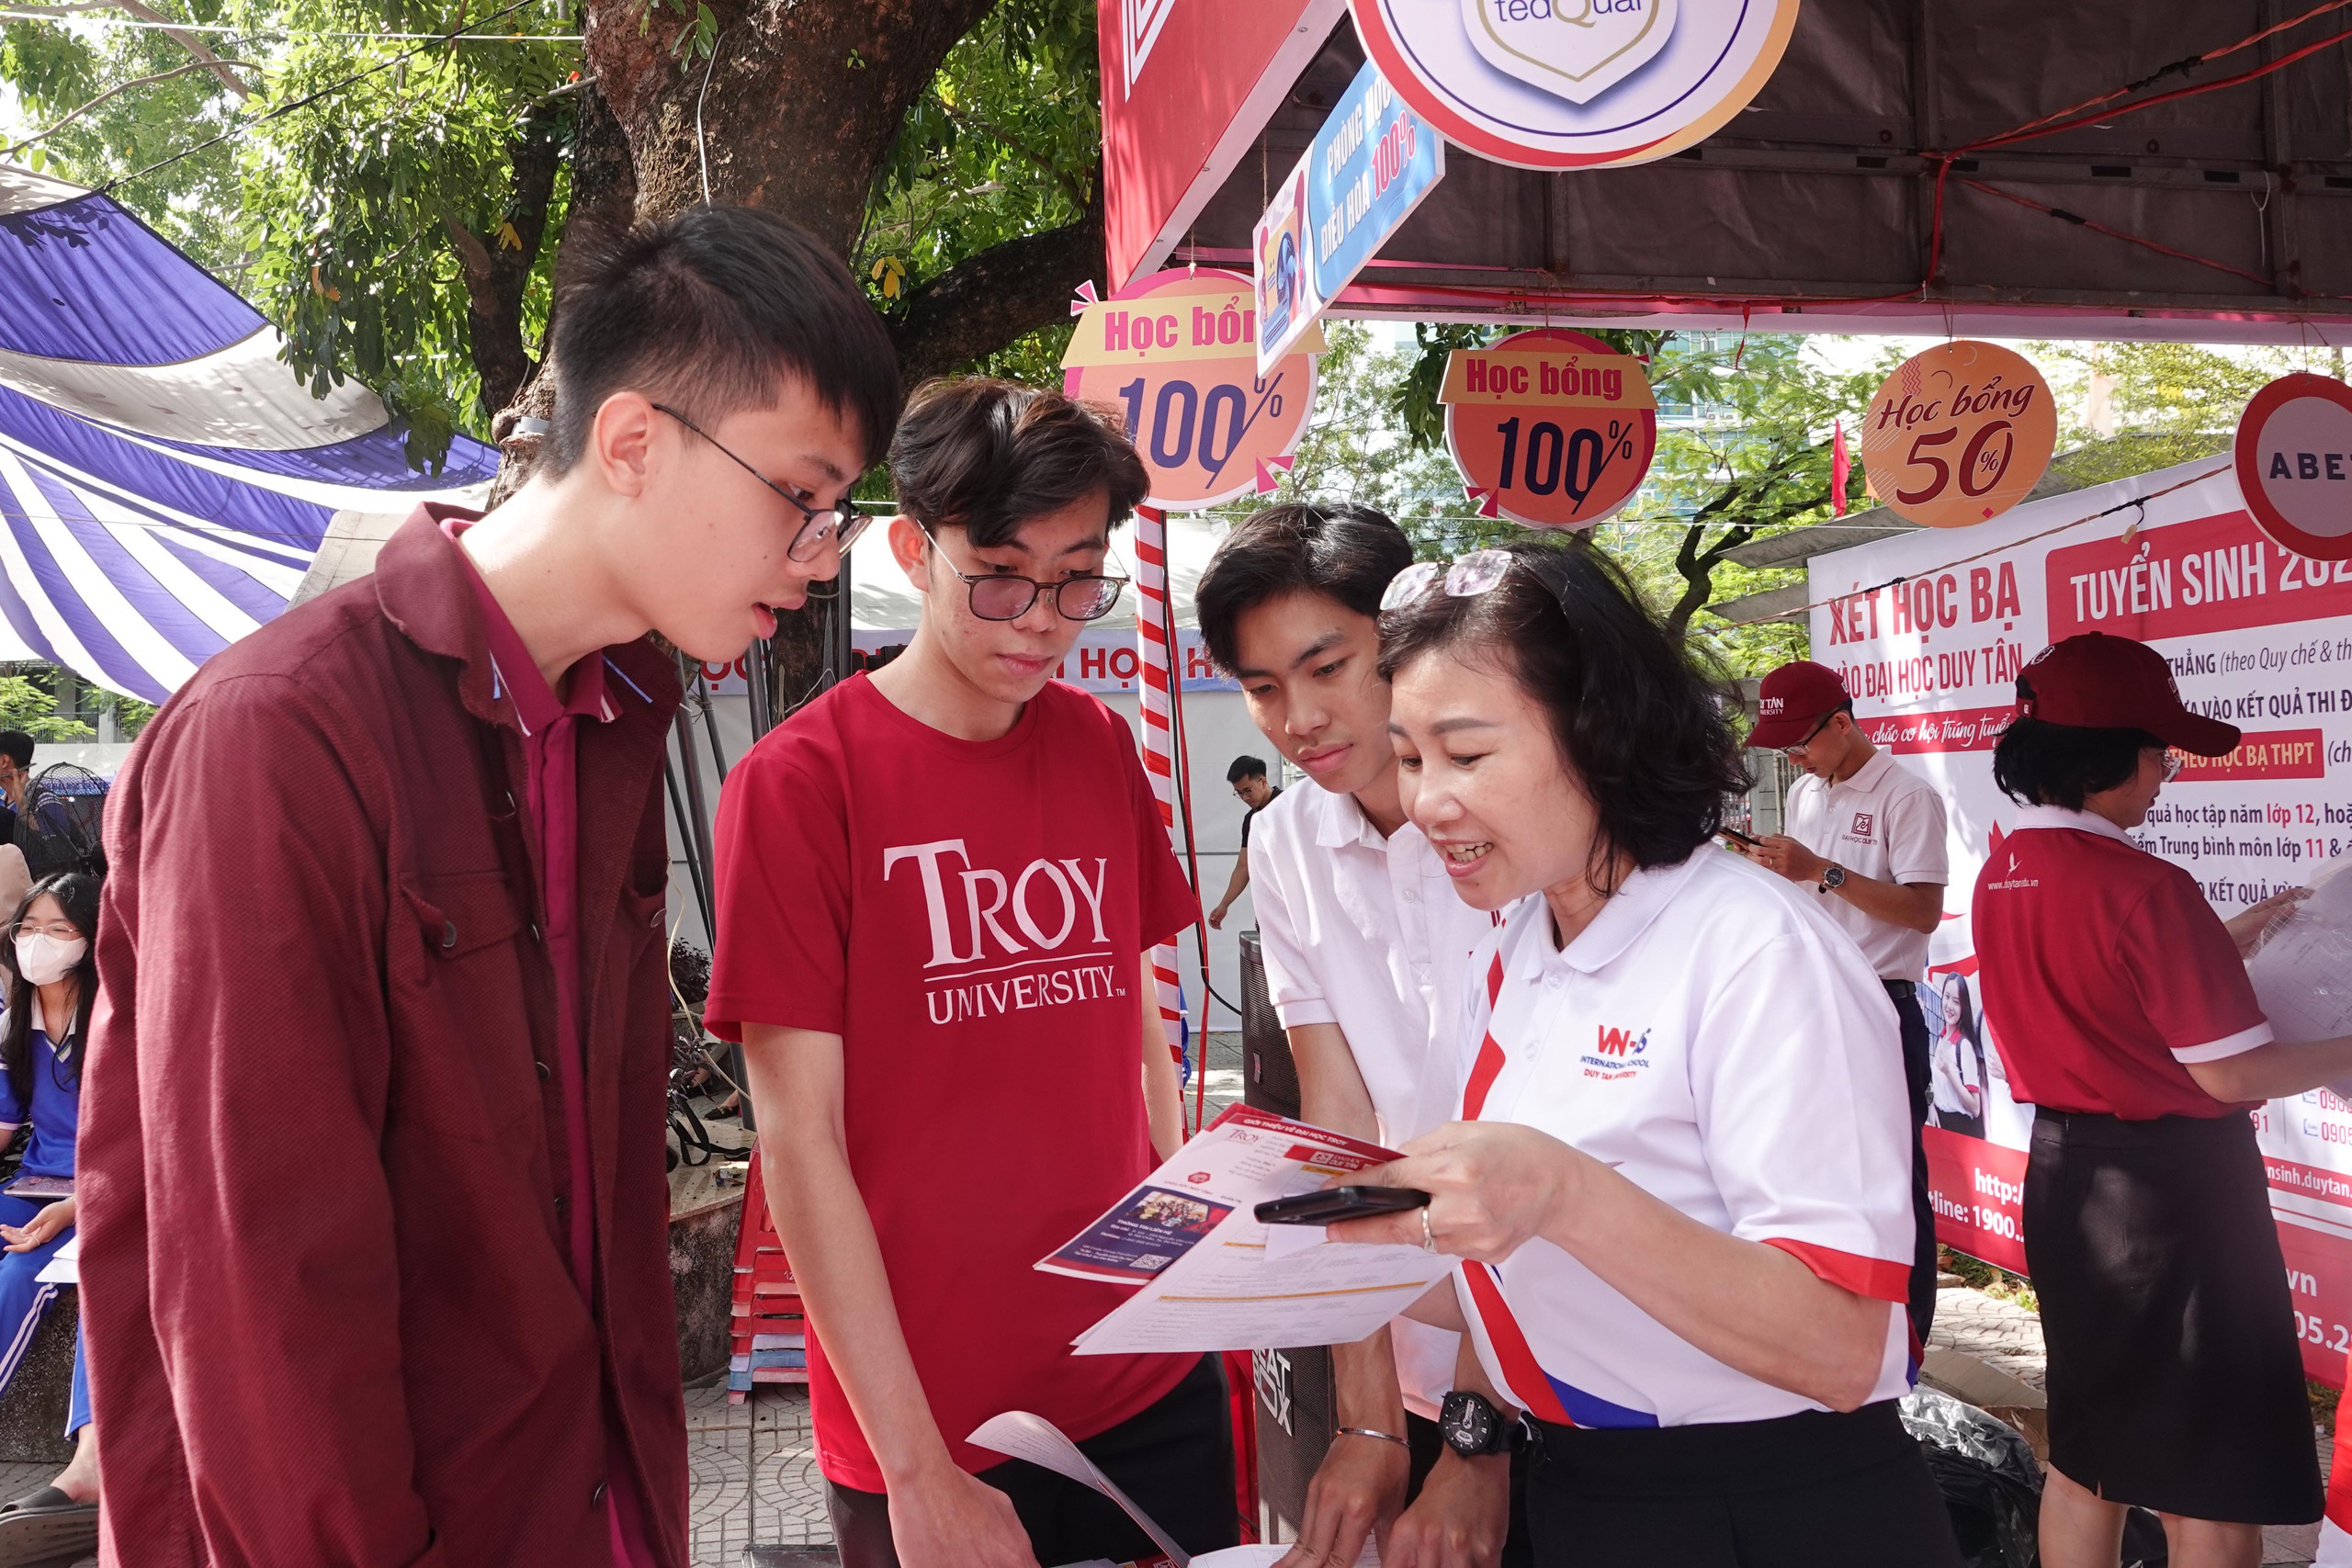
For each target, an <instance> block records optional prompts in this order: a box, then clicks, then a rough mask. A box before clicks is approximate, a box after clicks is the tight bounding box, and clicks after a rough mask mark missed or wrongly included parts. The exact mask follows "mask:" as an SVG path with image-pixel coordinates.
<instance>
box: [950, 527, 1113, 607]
mask: <svg viewBox="0 0 2352 1568" xmlns="http://www.w3.org/2000/svg"><path fill="white" fill-rule="evenodd" d="M915 526H916V527H918V528H921V529H922V536H923V537H924V538H926V539H929V540H930V541H931V547H932V548H933V549H934V550H939V537H938V536H937V535H935V534H933V532H932V531H931V529H930V528H929V527H927V526H925V525H924V524H923V523H922V521H921V520H919V519H918V520H917V521H916V522H915ZM939 558H940V559H942V560H947V552H946V551H945V550H939ZM947 570H949V571H950V572H952V573H954V574H955V575H956V576H957V577H959V578H961V579H963V580H964V586H965V587H966V588H967V589H968V590H969V591H970V592H971V596H972V614H973V615H977V616H978V617H979V618H980V619H981V620H984V621H1017V620H1019V619H1020V618H1021V617H1022V616H1023V615H1027V614H1028V613H1029V610H1030V606H1032V605H1034V604H1036V603H1037V598H1038V595H1040V594H1043V593H1051V594H1052V595H1053V596H1054V609H1055V610H1056V611H1057V613H1058V614H1059V615H1061V617H1062V619H1064V620H1066V621H1099V620H1101V619H1102V618H1103V616H1105V615H1109V614H1110V613H1111V606H1112V605H1114V604H1117V603H1118V602H1119V592H1120V590H1122V589H1124V588H1125V587H1126V585H1127V580H1126V579H1125V578H1124V577H1113V576H1110V575H1108V574H1106V573H1103V572H1087V573H1084V574H1082V575H1080V576H1077V577H1065V578H1061V579H1059V580H1057V581H1053V582H1040V581H1037V580H1036V579H1035V578H1034V577H1015V576H1014V575H1013V574H1012V573H1011V572H1009V571H982V572H970V571H956V563H955V562H954V561H947Z"/></svg>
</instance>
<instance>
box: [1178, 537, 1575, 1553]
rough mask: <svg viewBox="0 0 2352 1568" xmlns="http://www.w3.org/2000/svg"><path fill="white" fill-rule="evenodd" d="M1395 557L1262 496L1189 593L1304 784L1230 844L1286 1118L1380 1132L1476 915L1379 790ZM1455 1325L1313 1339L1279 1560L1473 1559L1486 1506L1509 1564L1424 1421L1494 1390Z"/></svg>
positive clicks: (1403, 1103)
mask: <svg viewBox="0 0 2352 1568" xmlns="http://www.w3.org/2000/svg"><path fill="white" fill-rule="evenodd" d="M1412 561H1413V547H1412V545H1411V543H1410V542H1409V541H1408V539H1407V538H1406V537H1405V535H1404V532H1403V531H1402V530H1401V529H1399V528H1398V527H1397V525H1396V524H1394V523H1392V522H1390V521H1389V520H1388V519H1387V518H1386V517H1385V516H1383V515H1382V514H1381V513H1378V512H1375V511H1374V510H1373V509H1371V508H1370V507H1364V506H1352V505H1340V506H1330V507H1323V506H1299V505H1293V506H1273V507H1268V508H1267V509H1265V510H1264V511H1261V512H1260V513H1257V514H1255V515H1254V516H1252V517H1250V518H1249V519H1248V520H1247V521H1245V522H1243V523H1241V524H1239V525H1237V526H1236V527H1235V528H1234V530H1233V531H1232V533H1231V534H1230V535H1228V536H1227V538H1226V541H1225V543H1224V544H1222V545H1220V546H1219V547H1217V552H1216V555H1215V556H1214V557H1213V558H1211V559H1210V561H1209V565H1208V570H1206V571H1204V573H1203V574H1202V576H1201V580H1200V584H1199V587H1198V588H1197V589H1196V590H1195V592H1194V602H1195V604H1197V606H1198V608H1199V612H1200V618H1201V635H1202V637H1203V640H1204V641H1205V642H1206V643H1207V644H1208V649H1209V654H1210V657H1211V658H1213V659H1214V660H1216V663H1217V665H1218V666H1219V667H1220V668H1221V669H1224V670H1226V671H1228V672H1230V673H1231V674H1232V675H1233V676H1234V677H1235V679H1236V680H1238V682H1240V684H1241V691H1242V696H1243V699H1244V700H1245V701H1246V702H1247V703H1248V704H1249V706H1250V718H1251V719H1252V720H1253V721H1254V722H1255V723H1256V724H1257V726H1258V728H1259V729H1260V730H1261V731H1262V732H1263V733H1264V734H1265V737H1266V739H1268V740H1270V741H1272V743H1273V745H1274V747H1275V749H1276V750H1279V751H1280V752H1281V753H1282V755H1283V756H1284V757H1285V758H1287V759H1289V760H1290V761H1293V762H1295V763H1296V764H1297V765H1298V766H1299V767H1300V768H1301V769H1302V770H1304V771H1305V773H1306V775H1307V777H1308V778H1310V779H1311V780H1313V781H1314V784H1315V786H1316V787H1314V788H1297V789H1293V790H1291V791H1289V792H1288V793H1287V794H1285V795H1283V796H1282V797H1281V798H1279V799H1277V800H1274V801H1273V802H1272V803H1271V804H1270V805H1268V806H1266V807H1264V808H1263V809H1261V811H1260V812H1259V813H1258V814H1257V817H1256V820H1255V824H1254V831H1253V832H1252V834H1251V836H1250V849H1249V856H1250V886H1251V888H1252V889H1253V894H1252V897H1254V899H1255V900H1256V906H1257V915H1258V930H1259V937H1260V941H1261V943H1262V951H1263V953H1264V957H1265V965H1266V988H1267V991H1268V993H1269V995H1270V997H1271V998H1272V1002H1273V1005H1274V1010H1275V1012H1276V1014H1277V1016H1279V1017H1280V1019H1281V1020H1282V1023H1283V1032H1284V1033H1285V1034H1286V1035H1287V1036H1288V1037H1289V1040H1290V1046H1291V1053H1292V1055H1293V1058H1294V1059H1295V1063H1296V1065H1297V1070H1298V1083H1299V1095H1300V1115H1301V1117H1302V1118H1303V1119H1304V1120H1306V1121H1308V1122H1313V1123H1315V1124H1316V1125H1317V1126H1318V1127H1328V1128H1330V1129H1331V1130H1332V1131H1334V1132H1339V1133H1345V1134H1350V1135H1351V1136H1353V1137H1359V1138H1365V1139H1370V1140H1372V1141H1374V1142H1377V1143H1385V1144H1386V1145H1388V1146H1389V1147H1391V1148H1395V1147H1397V1146H1398V1145H1402V1144H1403V1143H1404V1142H1405V1141H1406V1140H1407V1139H1408V1138H1413V1137H1416V1136H1419V1134H1422V1133H1425V1132H1427V1131H1429V1130H1430V1129H1431V1128H1433V1127H1435V1126H1437V1125H1438V1124H1439V1123H1440V1122H1443V1121H1444V1120H1446V1118H1447V1117H1448V1116H1449V1115H1450V1114H1451V1113H1452V1111H1453V1101H1454V1097H1455V1089H1456V1085H1455V1083H1454V1078H1453V1073H1454V1062H1455V1054H1454V1032H1455V1028H1456V1025H1457V1023H1458V1021H1459V1020H1460V1017H1461V1014H1462V987H1463V983H1464V973H1465V970H1466V966H1467V963H1468V959H1469V954H1470V950H1471V949H1472V948H1473V947H1475V946H1476V945H1477V943H1478V942H1479V941H1480V940H1481V939H1482V938H1483V937H1485V936H1486V935H1487V932H1488V931H1491V930H1492V929H1493V927H1494V924H1495V920H1494V919H1493V917H1492V916H1490V915H1488V914H1487V913H1486V912H1485V911H1483V910H1477V909H1473V908H1470V907H1469V906H1468V905H1467V904H1464V902H1463V901H1462V900H1461V898H1460V897H1457V896H1456V895H1455V894H1454V891H1453V881H1452V879H1451V878H1450V877H1449V876H1447V874H1446V872H1445V867H1444V866H1443V865H1442V863H1440V862H1439V860H1438V858H1437V854H1436V852H1434V851H1433V850H1431V849H1430V843H1429V840H1427V839H1425V838H1423V837H1422V836H1421V832H1420V829H1418V828H1416V827H1414V826H1413V825H1412V823H1410V822H1409V821H1408V820H1407V819H1406V817H1405V807H1404V806H1403V803H1402V801H1401V799H1400V797H1399V795H1398V793H1397V773H1398V770H1397V753H1396V751H1395V750H1394V748H1393V747H1392V746H1391V744H1390V742H1389V739H1388V682H1385V681H1384V680H1382V679H1381V677H1380V671H1379V651H1380V629H1379V623H1378V615H1379V609H1380V596H1381V594H1382V593H1383V592H1385V591H1386V590H1387V587H1388V584H1389V581H1390V580H1391V579H1393V578H1394V577H1395V576H1396V575H1397V573H1398V572H1399V571H1401V570H1404V569H1405V568H1406V567H1408V566H1410V565H1411V564H1412ZM1461 1340H1462V1337H1461V1336H1460V1335H1458V1334H1453V1333H1450V1332H1448V1331H1446V1330H1444V1329H1441V1328H1433V1327H1430V1326H1429V1325H1425V1324H1420V1323H1416V1322H1413V1321H1411V1320H1409V1319H1407V1318H1399V1319H1397V1321H1396V1322H1395V1323H1393V1324H1391V1325H1389V1326H1388V1327H1387V1328H1386V1329H1384V1330H1383V1331H1382V1332H1380V1333H1378V1334H1375V1335H1374V1336H1373V1337H1371V1338H1369V1339H1366V1340H1365V1341H1363V1343H1362V1344H1359V1345H1342V1346H1337V1347H1334V1348H1333V1349H1332V1352H1331V1362H1332V1377H1333V1382H1334V1384H1335V1403H1336V1405H1337V1410H1338V1425H1339V1428H1340V1430H1339V1436H1338V1437H1337V1438H1336V1439H1335V1440H1334V1441H1333V1443H1332V1445H1331V1448H1330V1450H1329V1452H1328V1453H1327V1454H1326V1455H1325V1457H1324V1460H1323V1463H1322V1466H1321V1468H1320V1469H1319V1470H1318V1471H1317V1473H1316V1476H1315V1479H1314V1481H1313V1483H1311V1485H1310V1486H1309V1488H1308V1492H1307V1501H1306V1518H1305V1519H1304V1520H1303V1521H1302V1523H1301V1526H1300V1529H1299V1536H1298V1546H1297V1549H1296V1550H1295V1551H1293V1552H1292V1553H1291V1555H1290V1556H1289V1557H1287V1558H1285V1559H1284V1560H1283V1568H1308V1565H1309V1564H1329V1565H1331V1568H1345V1565H1347V1564H1350V1563H1352V1562H1355V1560H1356V1555H1357V1553H1358V1551H1360V1550H1361V1549H1362V1547H1363V1543H1364V1541H1365V1540H1366V1539H1367V1538H1368V1537H1370V1536H1373V1535H1374V1534H1375V1533H1377V1534H1378V1535H1379V1536H1380V1537H1381V1538H1382V1539H1381V1547H1382V1553H1383V1558H1384V1560H1385V1562H1388V1563H1390V1564H1391V1565H1392V1568H1395V1565H1397V1564H1405V1565H1408V1568H1441V1565H1443V1568H1454V1565H1456V1564H1461V1565H1464V1568H1468V1565H1476V1568H1487V1565H1489V1564H1492V1563H1493V1562H1496V1561H1497V1553H1498V1552H1500V1551H1505V1548H1504V1537H1505V1528H1506V1527H1505V1521H1506V1519H1508V1520H1509V1521H1510V1548H1509V1553H1508V1554H1507V1555H1505V1556H1504V1557H1503V1558H1502V1561H1504V1562H1514V1563H1515V1562H1525V1561H1528V1559H1527V1558H1525V1557H1524V1556H1523V1555H1521V1554H1522V1553H1524V1551H1525V1550H1526V1548H1525V1545H1524V1540H1523V1530H1522V1529H1521V1528H1520V1527H1519V1510H1518V1509H1517V1508H1516V1507H1513V1506H1511V1498H1512V1494H1513V1492H1514V1491H1515V1490H1516V1489H1515V1488H1514V1487H1513V1486H1512V1484H1511V1482H1512V1461H1510V1460H1508V1459H1506V1458H1504V1457H1502V1456H1501V1455H1500V1454H1491V1455H1489V1454H1485V1453H1480V1454H1477V1455H1476V1456H1472V1455H1468V1454H1464V1453H1457V1452H1453V1451H1449V1450H1448V1449H1447V1447H1446V1445H1445V1442H1444V1439H1443V1438H1442V1436H1441V1434H1440V1430H1439V1418H1440V1416H1441V1413H1442V1411H1443V1409H1444V1407H1445V1404H1446V1402H1447V1400H1448V1397H1449V1395H1453V1397H1454V1398H1456V1399H1457V1400H1458V1399H1461V1398H1463V1397H1464V1396H1475V1397H1476V1398H1479V1399H1483V1400H1487V1402H1488V1403H1489V1408H1491V1406H1492V1404H1493V1402H1494V1401H1495V1400H1496V1397H1497V1396H1496V1395H1495V1394H1494V1392H1493V1390H1492V1389H1491V1388H1488V1387H1487V1385H1486V1380H1485V1376H1484V1374H1483V1372H1481V1371H1478V1370H1477V1359H1476V1356H1475V1355H1474V1356H1470V1357H1468V1358H1466V1359H1463V1358H1462V1357H1461V1355H1460V1352H1461V1350H1462V1348H1463V1347H1462V1344H1461ZM1456 1390H1460V1391H1462V1392H1461V1393H1459V1394H1456V1393H1454V1391H1456ZM1416 1494H1418V1501H1416V1502H1415V1504H1414V1506H1413V1507H1412V1509H1411V1511H1410V1512H1409V1513H1403V1510H1405V1508H1406V1504H1407V1502H1408V1498H1409V1497H1414V1496H1415V1495H1416ZM1400 1513H1401V1514H1402V1516H1403V1517H1401V1519H1400Z"/></svg>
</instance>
